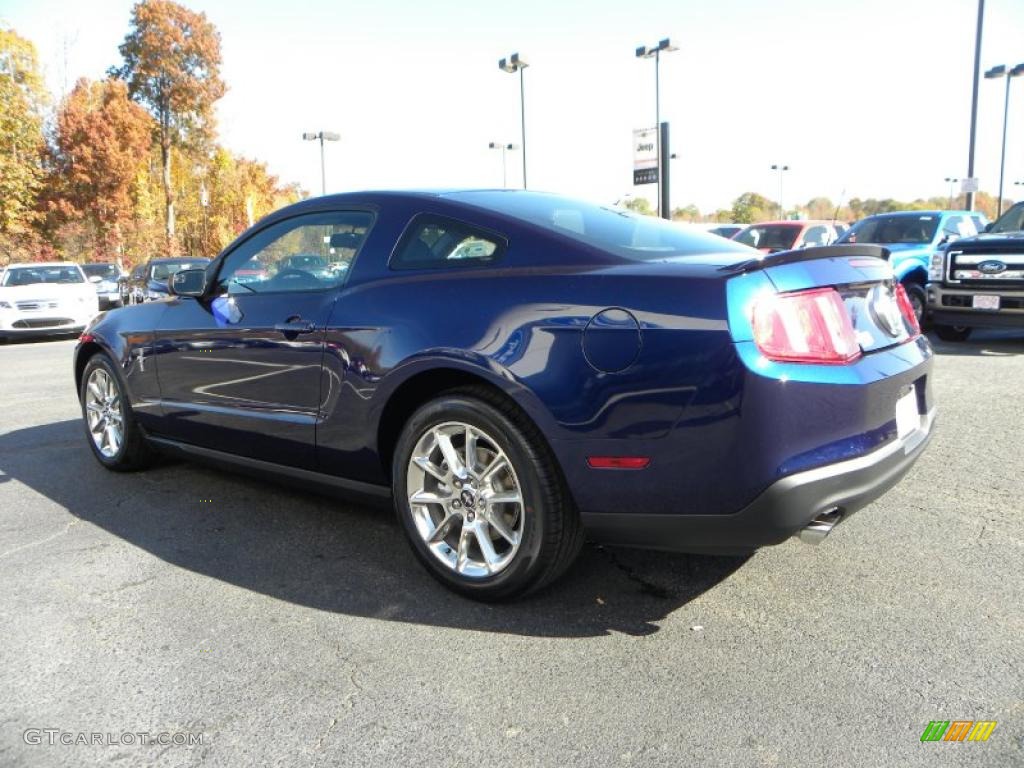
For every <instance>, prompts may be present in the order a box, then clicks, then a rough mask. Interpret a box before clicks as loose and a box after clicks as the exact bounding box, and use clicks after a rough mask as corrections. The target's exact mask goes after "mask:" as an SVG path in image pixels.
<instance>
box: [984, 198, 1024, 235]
mask: <svg viewBox="0 0 1024 768" xmlns="http://www.w3.org/2000/svg"><path fill="white" fill-rule="evenodd" d="M1022 230H1024V203H1017V204H1016V205H1015V206H1013V208H1011V209H1010V210H1008V211H1007V212H1006V213H1004V214H1003V215H1002V216H1000V217H999V218H998V219H996V223H995V224H993V225H992V229H990V230H989V232H1020V231H1022Z"/></svg>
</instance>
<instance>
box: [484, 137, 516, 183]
mask: <svg viewBox="0 0 1024 768" xmlns="http://www.w3.org/2000/svg"><path fill="white" fill-rule="evenodd" d="M487 148H488V149H500V150H501V188H502V189H505V188H507V187H508V173H507V169H506V166H505V158H506V156H507V154H508V152H510V151H511V150H515V149H519V145H518V144H512V143H511V142H508V143H506V142H502V141H492V142H491V143H490V144H488V145H487Z"/></svg>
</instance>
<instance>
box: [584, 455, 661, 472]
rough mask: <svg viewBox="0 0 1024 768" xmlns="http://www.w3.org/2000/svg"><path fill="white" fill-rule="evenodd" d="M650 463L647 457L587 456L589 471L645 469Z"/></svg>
mask: <svg viewBox="0 0 1024 768" xmlns="http://www.w3.org/2000/svg"><path fill="white" fill-rule="evenodd" d="M650 463H651V460H650V458H649V457H647V456H588V457H587V464H588V465H589V466H590V468H591V469H646V468H647V466H648V465H649V464H650Z"/></svg>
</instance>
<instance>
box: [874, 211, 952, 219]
mask: <svg viewBox="0 0 1024 768" xmlns="http://www.w3.org/2000/svg"><path fill="white" fill-rule="evenodd" d="M954 213H955V214H960V215H970V214H971V213H972V212H971V211H885V212H881V213H873V214H871V215H870V216H865V217H864V218H865V219H873V218H874V217H875V216H939V217H942V216H949V215H951V214H954Z"/></svg>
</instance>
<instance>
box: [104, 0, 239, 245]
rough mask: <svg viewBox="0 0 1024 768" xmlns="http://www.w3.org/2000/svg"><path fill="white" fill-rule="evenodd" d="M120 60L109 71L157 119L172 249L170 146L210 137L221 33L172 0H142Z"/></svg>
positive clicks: (194, 144) (192, 146) (193, 144)
mask: <svg viewBox="0 0 1024 768" xmlns="http://www.w3.org/2000/svg"><path fill="white" fill-rule="evenodd" d="M119 50H120V52H121V56H122V57H123V59H124V64H123V65H122V66H121V67H115V68H113V69H112V70H111V74H112V75H114V76H115V77H118V78H121V79H123V80H124V81H125V82H126V83H127V84H128V92H129V94H130V95H131V96H132V98H134V99H135V100H137V101H138V102H139V103H140V104H142V105H143V106H144V107H146V108H147V109H148V110H149V112H150V114H152V115H153V118H154V119H155V121H156V122H155V133H156V139H157V143H158V144H159V146H160V157H161V162H162V182H163V190H164V201H165V216H164V218H165V222H166V233H167V240H168V243H169V244H170V247H171V248H174V238H175V219H174V202H175V200H174V183H173V179H172V175H171V157H172V150H173V149H181V150H186V149H188V150H193V151H194V150H196V149H198V148H201V147H204V146H205V145H207V144H208V142H209V141H210V140H211V139H212V136H213V131H214V117H213V105H214V103H215V102H216V101H217V100H218V99H219V98H220V97H221V96H223V95H224V90H225V87H224V82H223V81H222V80H221V79H220V64H221V53H220V34H219V33H218V32H217V29H216V28H215V27H214V26H213V24H211V23H210V22H209V21H208V20H207V18H206V14H203V13H195V12H193V11H190V10H189V9H187V8H184V7H182V6H180V5H178V4H177V3H175V2H172V1H171V0H143V2H140V3H137V4H136V5H135V7H134V8H132V20H131V28H130V30H129V32H128V35H127V37H125V39H124V42H123V43H122V44H121V46H120V48H119Z"/></svg>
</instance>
